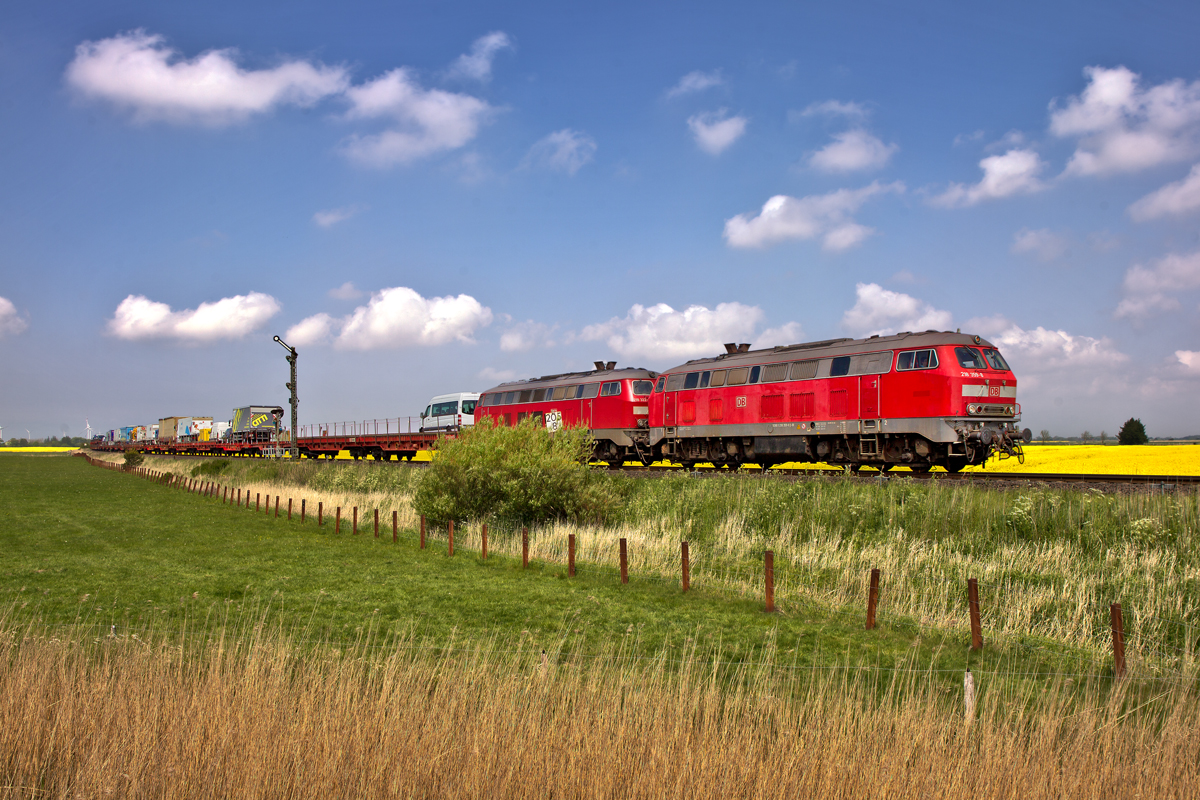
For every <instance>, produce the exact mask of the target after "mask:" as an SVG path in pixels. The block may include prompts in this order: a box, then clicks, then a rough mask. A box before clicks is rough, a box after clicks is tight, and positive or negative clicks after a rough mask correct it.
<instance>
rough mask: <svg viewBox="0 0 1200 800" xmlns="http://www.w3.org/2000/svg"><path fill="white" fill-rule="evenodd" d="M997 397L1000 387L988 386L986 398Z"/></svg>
mask: <svg viewBox="0 0 1200 800" xmlns="http://www.w3.org/2000/svg"><path fill="white" fill-rule="evenodd" d="M999 396H1000V387H999V386H989V387H988V397H999Z"/></svg>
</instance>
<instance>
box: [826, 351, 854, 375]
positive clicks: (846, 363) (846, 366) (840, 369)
mask: <svg viewBox="0 0 1200 800" xmlns="http://www.w3.org/2000/svg"><path fill="white" fill-rule="evenodd" d="M849 374H850V356H838V357H837V358H835V359H834V360H833V363H832V364H830V365H829V377H831V378H836V377H838V376H839V375H849Z"/></svg>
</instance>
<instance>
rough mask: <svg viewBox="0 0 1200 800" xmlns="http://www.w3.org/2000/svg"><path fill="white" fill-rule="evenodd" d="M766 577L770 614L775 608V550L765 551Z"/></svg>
mask: <svg viewBox="0 0 1200 800" xmlns="http://www.w3.org/2000/svg"><path fill="white" fill-rule="evenodd" d="M763 567H764V570H763V571H764V573H765V575H764V577H765V578H766V583H767V586H766V588H767V613H768V614H770V613H771V612H773V611H774V610H775V551H774V550H768V551H767V552H765V553H763Z"/></svg>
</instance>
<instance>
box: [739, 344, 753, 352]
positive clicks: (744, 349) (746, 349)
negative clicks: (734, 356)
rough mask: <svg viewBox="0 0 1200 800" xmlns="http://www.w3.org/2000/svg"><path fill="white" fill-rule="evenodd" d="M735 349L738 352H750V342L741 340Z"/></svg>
mask: <svg viewBox="0 0 1200 800" xmlns="http://www.w3.org/2000/svg"><path fill="white" fill-rule="evenodd" d="M737 351H738V352H739V353H749V352H750V343H749V342H742V343H741V344H739V345H738V348H737Z"/></svg>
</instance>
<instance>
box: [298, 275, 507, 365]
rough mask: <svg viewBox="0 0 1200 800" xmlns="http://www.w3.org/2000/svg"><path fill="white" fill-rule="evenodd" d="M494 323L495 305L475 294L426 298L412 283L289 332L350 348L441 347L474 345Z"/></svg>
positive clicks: (308, 340) (310, 320)
mask: <svg viewBox="0 0 1200 800" xmlns="http://www.w3.org/2000/svg"><path fill="white" fill-rule="evenodd" d="M491 322H492V311H491V309H489V308H487V307H485V306H483V305H481V304H480V302H479V301H478V300H476V299H475V298H474V297H471V296H470V295H465V294H460V295H458V296H457V297H431V298H425V297H422V296H421V295H419V294H417V293H416V292H415V291H413V290H412V289H409V288H408V287H406V286H397V287H393V288H388V289H382V290H380V291H378V292H375V293H373V294H372V295H371V300H370V301H369V302H368V303H367V305H365V306H359V307H358V308H356V309H354V311H353V312H352V313H350V314H349V315H347V316H345V317H343V318H341V319H335V318H334V317H331V316H329V315H328V314H324V313H322V314H316V315H314V316H311V317H308V318H306V319H304V320H302V321H301V322H299V323H297V324H296V325H293V326H292V327H291V328H290V329H289V330H288V334H287V335H288V338H289V340H293V339H294V340H295V341H296V342H299V343H304V344H317V343H321V342H324V341H327V340H329V339H330V338H331V337H332V339H333V344H334V346H335V347H339V348H342V349H346V350H375V349H380V348H388V347H405V346H413V345H439V344H445V343H447V342H450V341H453V340H457V341H460V342H463V343H466V344H473V343H474V341H475V340H474V339H473V338H472V336H473V334H474V333H475V331H476V330H478V329H479V328H483V327H486V326H488V325H490V324H491ZM335 331H336V335H335Z"/></svg>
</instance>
